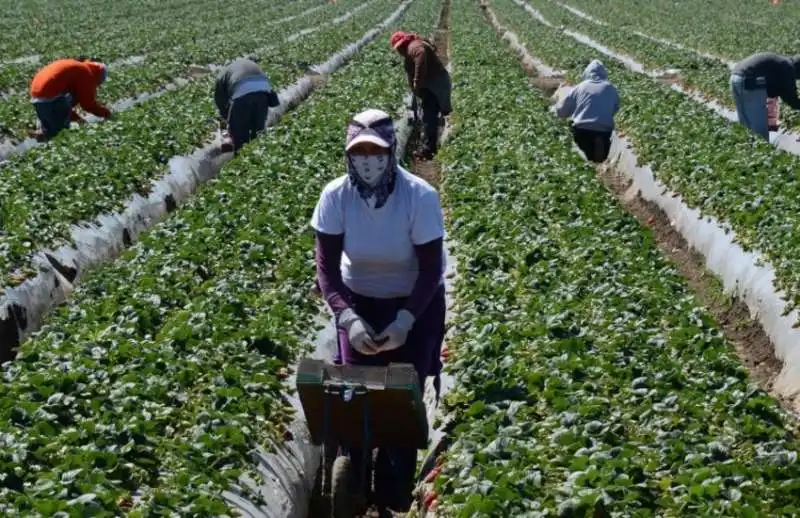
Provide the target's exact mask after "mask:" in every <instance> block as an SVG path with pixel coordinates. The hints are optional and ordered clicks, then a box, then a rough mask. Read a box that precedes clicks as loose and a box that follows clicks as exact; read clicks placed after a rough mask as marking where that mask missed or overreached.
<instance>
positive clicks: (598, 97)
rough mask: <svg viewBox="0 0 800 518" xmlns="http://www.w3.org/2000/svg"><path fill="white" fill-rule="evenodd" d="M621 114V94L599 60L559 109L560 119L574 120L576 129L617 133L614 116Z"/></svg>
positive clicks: (587, 68) (595, 61)
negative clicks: (568, 118)
mask: <svg viewBox="0 0 800 518" xmlns="http://www.w3.org/2000/svg"><path fill="white" fill-rule="evenodd" d="M617 111H619V93H618V92H617V89H616V87H615V86H614V85H612V84H611V82H609V80H608V72H606V68H605V67H604V66H603V63H601V62H600V61H598V60H596V59H595V60H594V61H592V62H591V63H589V66H587V67H586V69H585V70H584V71H583V81H582V82H581V83H580V84H579V85H578V86H576V87H575V88H573V89H572V91H571V92H570V93H569V94H568V95H567V96H566V97H564V99H563V100H562V101H561V103H560V104H559V105H558V106H557V107H556V113H557V114H558V116H559V117H564V118H567V117H572V125H573V126H575V127H576V128H580V129H586V130H592V131H602V132H611V131H614V115H615V114H616V113H617Z"/></svg>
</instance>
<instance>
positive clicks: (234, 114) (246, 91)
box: [214, 59, 280, 152]
mask: <svg viewBox="0 0 800 518" xmlns="http://www.w3.org/2000/svg"><path fill="white" fill-rule="evenodd" d="M214 102H215V103H216V105H217V109H218V110H219V116H220V119H222V120H224V121H226V122H227V126H228V133H229V134H230V136H231V140H232V141H233V151H234V152H238V151H239V149H241V147H242V146H243V145H245V144H247V143H248V142H250V140H252V139H253V138H255V137H256V135H258V134H259V133H261V132H262V131H264V128H265V126H266V123H267V113H268V112H269V109H270V108H274V107H275V106H278V105H279V104H280V101H279V100H278V95H277V94H276V93H275V92H274V91H273V90H272V85H270V82H269V78H267V75H266V74H265V73H264V72H263V71H262V70H261V68H260V67H259V66H258V65H257V64H256V63H254V62H253V61H251V60H249V59H237V60H235V61H233V62H232V63H230V64H229V65H228V66H226V67H224V68H223V69H222V70H221V71H220V72H219V75H218V76H217V82H216V85H215V87H214Z"/></svg>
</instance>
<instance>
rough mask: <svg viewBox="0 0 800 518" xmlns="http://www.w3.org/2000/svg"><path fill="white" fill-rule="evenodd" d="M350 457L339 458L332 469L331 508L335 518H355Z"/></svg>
mask: <svg viewBox="0 0 800 518" xmlns="http://www.w3.org/2000/svg"><path fill="white" fill-rule="evenodd" d="M350 480H351V468H350V457H345V456H341V457H337V458H336V460H335V461H333V469H331V508H332V509H333V518H353V516H354V514H353V505H352V502H351V501H350Z"/></svg>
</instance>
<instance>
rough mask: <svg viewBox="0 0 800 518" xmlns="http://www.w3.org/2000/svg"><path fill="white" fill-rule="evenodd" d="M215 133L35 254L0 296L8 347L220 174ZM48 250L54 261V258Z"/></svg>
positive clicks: (294, 95)
mask: <svg viewBox="0 0 800 518" xmlns="http://www.w3.org/2000/svg"><path fill="white" fill-rule="evenodd" d="M412 2H413V0H406V1H405V2H403V3H402V4H400V6H399V7H398V8H397V9H396V10H395V11H394V12H393V13H392V14H391V15H390V16H389V17H387V18H386V19H385V20H384V21H383V22H381V23H380V24H378V25H377V26H376V27H375V28H373V29H371V30H369V31H368V32H366V33H365V34H364V35H363V36H362V37H361V38H360V39H359V40H358V41H356V42H354V43H351V44H349V45H347V46H346V47H344V48H342V49H341V50H339V51H338V52H336V53H334V54H333V55H331V56H330V58H329V59H328V60H327V61H325V62H324V63H320V64H318V65H315V66H313V67H312V69H313V70H314V71H315V72H316V74H318V75H322V76H325V75H329V74H331V73H333V72H335V71H336V70H337V69H339V68H340V67H341V66H342V65H343V64H344V63H346V62H347V61H348V60H349V59H351V58H352V57H353V56H354V55H355V54H356V53H357V52H359V51H360V50H361V49H362V48H363V47H364V46H365V45H367V44H369V43H370V42H372V41H373V40H374V39H376V38H377V37H378V36H379V35H380V34H381V32H382V31H383V30H384V29H385V28H386V27H388V26H389V25H391V24H393V23H394V22H395V21H397V20H398V19H399V18H400V17H401V16H402V15H403V14H404V13H405V11H406V9H407V8H408V6H409V5H410V4H411V3H412ZM316 84H317V81H315V79H314V78H312V77H311V76H309V75H306V76H303V77H301V78H300V79H298V80H297V82H295V83H294V84H293V85H291V86H289V87H287V88H285V89H283V90H282V91H281V92H280V93H279V98H280V102H281V104H280V106H278V107H277V108H274V109H272V110H270V112H269V118H268V119H267V124H268V125H269V126H272V125H274V124H275V123H276V122H277V121H278V119H280V118H281V117H282V116H283V115H284V114H285V113H286V112H287V111H288V110H289V109H290V108H291V107H293V106H295V105H297V104H298V103H300V102H302V101H303V100H304V99H305V98H306V97H308V96H309V95H310V94H311V92H312V91H313V90H314V89H315V88H316ZM213 138H214V140H213V142H212V143H211V144H209V145H206V146H205V147H203V148H200V149H197V150H195V151H194V152H193V153H192V154H190V155H186V156H178V157H173V158H172V159H170V161H169V172H168V173H167V175H166V176H164V177H163V178H161V179H160V180H157V181H155V182H153V185H152V189H151V193H150V195H149V196H148V197H147V198H144V197H142V196H138V195H135V196H133V197H132V199H131V200H130V201H129V202H128V203H127V204H126V206H125V209H124V210H123V211H122V212H119V213H115V214H104V215H101V216H99V217H98V218H97V220H96V221H94V222H88V223H83V224H79V225H75V226H73V227H72V230H71V237H72V240H73V241H74V243H75V246H74V247H62V248H61V249H59V250H55V251H49V250H45V251H41V252H39V253H37V254H35V256H34V259H33V263H34V265H36V266H39V267H40V269H41V271H40V273H39V274H38V275H37V276H36V277H34V278H33V279H29V280H27V281H25V282H24V283H22V284H21V285H20V286H18V287H15V288H9V289H7V290H6V292H5V295H4V296H3V297H2V298H0V323H5V322H7V321H9V320H13V321H14V324H15V325H16V328H17V335H16V336H15V337H11V338H9V337H6V336H3V337H0V346H2V347H4V348H5V347H9V345H11V346H13V345H16V343H17V342H20V341H22V340H24V339H25V338H26V337H27V336H28V335H30V333H32V332H34V331H35V330H37V329H38V328H39V327H40V324H41V319H42V317H43V316H44V315H45V314H46V313H47V312H49V311H50V310H51V309H53V308H54V307H56V306H57V305H59V304H61V303H62V302H63V301H64V300H66V299H67V297H69V295H70V294H71V292H72V290H73V287H74V285H75V284H76V283H77V282H78V281H79V280H80V278H81V276H82V275H85V274H86V272H87V271H89V270H90V269H91V268H92V267H94V266H96V265H99V264H102V263H105V262H108V261H110V260H112V259H114V258H115V257H117V256H118V255H119V254H120V253H121V251H122V250H123V249H124V248H126V247H127V246H129V245H130V244H131V243H132V242H134V241H135V240H136V238H137V237H138V236H139V235H140V234H141V233H142V232H143V231H145V230H147V229H149V228H151V227H153V226H154V225H155V224H156V223H158V222H159V221H161V220H162V219H163V218H164V217H165V216H166V214H167V212H168V205H179V204H181V203H182V202H184V201H185V200H186V199H187V198H188V197H189V196H190V195H191V193H193V192H194V191H195V190H196V189H197V187H198V186H199V185H200V184H202V183H204V182H206V181H208V180H209V179H210V178H213V177H214V176H216V175H217V174H218V173H219V171H220V169H221V168H222V166H223V165H224V163H226V162H227V161H228V160H230V159H231V158H232V154H230V153H228V154H225V155H220V154H219V153H218V150H219V146H220V143H221V135H220V134H219V133H216V134H215V135H214V137H213ZM48 255H49V256H50V257H52V258H53V259H54V260H49V259H48V258H47V256H48ZM59 270H61V272H62V273H59ZM67 270H70V271H71V272H70V273H71V275H66V276H65V275H63V272H64V271H67ZM18 314H23V315H24V316H25V318H24V319H19V318H17V317H16V316H15V315H18ZM9 342H10V344H9Z"/></svg>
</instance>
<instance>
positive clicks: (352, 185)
mask: <svg viewBox="0 0 800 518" xmlns="http://www.w3.org/2000/svg"><path fill="white" fill-rule="evenodd" d="M395 146H396V144H395V133H394V123H393V122H392V119H391V117H390V116H389V115H388V114H386V113H385V112H383V111H380V110H367V111H365V112H362V113H360V114H358V115H356V116H355V117H354V118H353V120H352V121H351V122H350V125H349V127H348V131H347V143H346V146H345V153H346V159H347V162H346V163H347V174H345V175H343V176H341V177H339V178H337V179H335V180H333V181H332V182H330V183H329V184H328V185H327V186H326V187H325V189H324V190H323V191H322V195H321V196H320V199H319V202H318V203H317V206H316V208H315V209H314V214H313V217H312V220H311V225H312V227H313V228H314V229H315V230H316V235H317V240H316V261H317V279H318V281H319V285H320V288H321V290H322V294H323V296H324V297H325V300H326V301H327V303H328V305H329V306H330V308H331V310H332V311H333V313H334V315H335V318H336V324H337V329H338V346H339V347H338V353H337V354H336V357H335V361H336V362H337V363H342V364H354V365H388V364H389V363H411V364H413V365H414V367H415V368H416V370H417V375H418V376H419V381H420V386H421V387H424V381H425V379H426V378H427V377H428V376H434V377H436V376H438V374H439V372H440V370H441V363H440V359H439V358H440V352H441V346H442V341H443V340H444V330H445V329H444V322H445V311H446V308H445V292H444V247H443V239H444V221H443V217H442V210H441V206H440V203H439V195H438V193H437V192H436V190H435V189H434V188H433V187H431V186H430V185H429V184H428V183H426V182H425V181H424V180H422V179H421V178H419V177H417V176H415V175H413V174H411V173H409V172H408V171H406V170H405V169H403V168H401V167H400V166H399V165H398V164H397V157H396V156H395ZM350 458H351V460H355V461H356V462H358V459H360V458H361V455H360V452H353V451H351V452H350ZM415 465H416V450H410V451H405V450H404V451H398V450H394V451H380V452H379V455H378V463H377V465H376V466H375V477H376V482H375V484H376V492H377V495H376V498H377V500H378V501H377V502H375V503H376V504H378V505H379V506H383V507H384V508H387V509H392V510H394V511H399V512H404V511H407V510H408V509H409V506H410V505H411V501H412V495H411V493H412V490H413V486H414V472H415ZM355 472H356V473H358V472H359V471H358V469H356V470H355Z"/></svg>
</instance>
